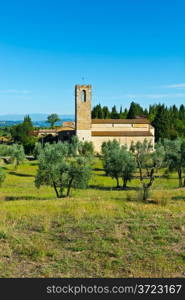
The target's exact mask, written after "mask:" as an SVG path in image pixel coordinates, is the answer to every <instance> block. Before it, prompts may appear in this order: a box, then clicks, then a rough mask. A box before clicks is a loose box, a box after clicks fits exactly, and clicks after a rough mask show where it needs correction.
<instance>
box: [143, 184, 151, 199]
mask: <svg viewBox="0 0 185 300" xmlns="http://www.w3.org/2000/svg"><path fill="white" fill-rule="evenodd" d="M149 189H150V188H149V187H148V185H145V184H144V185H143V201H146V200H147V199H148V194H149Z"/></svg>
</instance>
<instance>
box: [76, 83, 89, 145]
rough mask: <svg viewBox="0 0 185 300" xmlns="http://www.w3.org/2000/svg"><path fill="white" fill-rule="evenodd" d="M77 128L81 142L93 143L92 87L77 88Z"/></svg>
mask: <svg viewBox="0 0 185 300" xmlns="http://www.w3.org/2000/svg"><path fill="white" fill-rule="evenodd" d="M75 124H76V125H75V126H76V128H75V129H76V135H77V137H78V138H79V140H80V141H91V85H76V86H75Z"/></svg>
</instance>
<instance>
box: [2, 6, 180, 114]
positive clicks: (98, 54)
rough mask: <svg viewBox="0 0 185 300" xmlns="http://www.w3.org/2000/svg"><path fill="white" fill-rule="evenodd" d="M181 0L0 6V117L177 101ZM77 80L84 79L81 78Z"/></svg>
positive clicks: (178, 99)
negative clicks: (78, 88)
mask: <svg viewBox="0 0 185 300" xmlns="http://www.w3.org/2000/svg"><path fill="white" fill-rule="evenodd" d="M184 11H185V1H184V0H176V1H175V0H114V1H113V0H93V1H92V0H88V1H87V0H73V1H72V0H68V1H66V0H65V1H64V0H52V1H51V0H50V1H48V0H44V1H43V0H42V1H39V0H32V1H25V0H24V1H20V0H14V1H10V0H6V1H0V102H1V109H0V114H20V113H21V114H26V113H59V114H73V113H74V85H75V84H82V83H85V84H86V83H87V84H92V88H93V105H96V104H98V103H101V104H102V105H108V106H109V107H111V106H113V105H114V104H116V105H117V107H118V108H119V107H120V105H123V107H128V106H129V104H130V102H131V101H136V102H138V103H140V104H141V105H143V106H145V107H148V105H149V104H152V103H159V102H160V103H166V104H168V105H172V104H177V105H179V104H181V103H185V18H184ZM82 78H84V79H82Z"/></svg>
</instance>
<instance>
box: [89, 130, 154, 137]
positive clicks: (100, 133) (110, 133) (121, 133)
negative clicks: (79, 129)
mask: <svg viewBox="0 0 185 300" xmlns="http://www.w3.org/2000/svg"><path fill="white" fill-rule="evenodd" d="M91 135H92V136H127V137H133V136H141V137H143V136H153V135H152V133H151V132H150V131H92V133H91Z"/></svg>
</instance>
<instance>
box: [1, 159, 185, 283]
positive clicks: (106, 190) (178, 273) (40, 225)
mask: <svg viewBox="0 0 185 300" xmlns="http://www.w3.org/2000/svg"><path fill="white" fill-rule="evenodd" d="M3 166H4V167H5V168H6V172H7V177H6V181H5V182H4V184H3V185H2V187H1V188H0V210H1V214H0V277H185V189H183V188H182V189H178V188H177V186H178V180H177V175H176V174H175V173H174V174H172V175H171V177H170V179H169V180H168V179H164V178H162V179H161V178H160V179H157V180H156V182H155V184H154V188H153V191H152V199H155V202H156V203H152V202H151V203H147V204H145V203H143V202H140V201H138V191H137V189H138V188H139V186H140V185H139V181H138V179H134V180H133V181H131V183H129V189H128V190H126V191H123V190H120V191H118V190H115V189H114V187H115V185H116V182H115V180H113V179H111V178H109V177H106V176H105V175H104V172H103V170H102V165H101V162H100V161H99V160H97V161H96V166H95V167H96V171H94V176H93V178H92V181H91V183H90V185H91V187H90V188H89V189H87V190H77V191H73V194H72V197H71V198H63V199H56V197H55V193H54V191H53V189H51V188H50V187H42V188H41V189H40V190H37V189H36V188H35V186H34V175H35V172H36V169H37V164H36V162H27V163H25V164H24V165H22V166H20V167H19V168H18V170H17V171H16V172H14V171H13V167H12V166H11V165H3Z"/></svg>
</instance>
